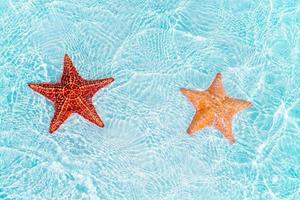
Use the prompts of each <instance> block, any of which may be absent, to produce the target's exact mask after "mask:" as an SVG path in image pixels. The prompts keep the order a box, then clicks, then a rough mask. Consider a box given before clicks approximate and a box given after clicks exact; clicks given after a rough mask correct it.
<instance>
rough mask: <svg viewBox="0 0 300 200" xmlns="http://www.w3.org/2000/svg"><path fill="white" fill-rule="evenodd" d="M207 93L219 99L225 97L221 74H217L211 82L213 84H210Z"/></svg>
mask: <svg viewBox="0 0 300 200" xmlns="http://www.w3.org/2000/svg"><path fill="white" fill-rule="evenodd" d="M208 92H209V93H211V94H213V95H216V96H219V97H221V98H224V97H225V96H227V94H226V92H225V89H224V86H223V82H222V74H221V73H217V75H216V77H215V79H214V80H213V82H212V83H211V85H210V86H209V88H208Z"/></svg>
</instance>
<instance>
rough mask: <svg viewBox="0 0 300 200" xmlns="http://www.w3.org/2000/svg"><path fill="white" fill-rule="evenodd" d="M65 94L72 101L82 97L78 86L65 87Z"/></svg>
mask: <svg viewBox="0 0 300 200" xmlns="http://www.w3.org/2000/svg"><path fill="white" fill-rule="evenodd" d="M63 91H64V92H63V94H64V95H65V96H67V97H69V98H70V99H75V98H77V97H79V96H81V91H80V87H79V85H77V84H74V83H70V84H68V85H66V86H65V87H64V90H63Z"/></svg>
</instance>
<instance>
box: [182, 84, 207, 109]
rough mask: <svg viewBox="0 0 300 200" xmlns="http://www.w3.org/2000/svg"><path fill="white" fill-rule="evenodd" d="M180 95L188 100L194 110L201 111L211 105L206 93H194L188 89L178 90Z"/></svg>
mask: <svg viewBox="0 0 300 200" xmlns="http://www.w3.org/2000/svg"><path fill="white" fill-rule="evenodd" d="M180 91H181V93H182V94H183V95H184V96H186V97H187V98H188V100H189V101H190V102H191V103H192V104H193V106H194V107H195V108H196V110H202V109H205V108H207V107H209V106H210V105H211V101H210V97H209V96H208V95H207V92H202V91H195V90H189V89H184V88H182V89H180Z"/></svg>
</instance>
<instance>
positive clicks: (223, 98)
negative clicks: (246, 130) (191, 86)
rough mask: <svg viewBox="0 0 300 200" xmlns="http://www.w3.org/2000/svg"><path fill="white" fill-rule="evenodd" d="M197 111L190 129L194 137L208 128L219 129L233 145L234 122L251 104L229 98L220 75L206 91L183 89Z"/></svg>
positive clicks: (183, 92) (219, 74)
mask: <svg viewBox="0 0 300 200" xmlns="http://www.w3.org/2000/svg"><path fill="white" fill-rule="evenodd" d="M181 92H182V94H183V95H185V96H186V97H187V98H188V99H189V100H190V101H191V103H192V104H193V105H194V107H195V109H196V114H195V116H194V118H193V121H192V123H191V125H190V127H189V128H188V130H187V132H188V134H190V135H192V134H194V133H195V132H197V131H200V130H201V129H203V128H206V127H215V128H216V129H218V130H219V131H220V132H221V133H222V134H223V135H224V136H225V138H226V139H228V140H229V142H230V143H231V144H233V143H234V142H235V139H234V134H233V131H232V120H233V117H234V115H235V114H237V113H238V112H240V111H242V110H245V109H247V108H250V107H251V106H252V104H251V102H248V101H244V100H239V99H234V98H231V97H229V96H228V95H227V94H226V92H225V90H224V86H223V83H222V75H221V73H218V74H217V75H216V77H215V79H214V81H213V82H212V84H211V85H210V87H209V88H208V89H207V90H206V91H193V90H188V89H181Z"/></svg>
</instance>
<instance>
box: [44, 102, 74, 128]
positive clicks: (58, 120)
mask: <svg viewBox="0 0 300 200" xmlns="http://www.w3.org/2000/svg"><path fill="white" fill-rule="evenodd" d="M70 115H71V112H70V110H69V102H68V99H66V100H64V101H62V102H61V103H56V104H55V113H54V117H53V119H52V121H51V124H50V130H49V132H50V133H54V132H55V131H56V130H57V129H58V128H59V127H60V126H61V125H62V124H63V123H64V121H66V120H67V119H68V118H69V116H70Z"/></svg>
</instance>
